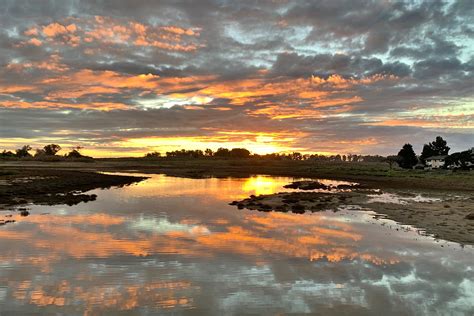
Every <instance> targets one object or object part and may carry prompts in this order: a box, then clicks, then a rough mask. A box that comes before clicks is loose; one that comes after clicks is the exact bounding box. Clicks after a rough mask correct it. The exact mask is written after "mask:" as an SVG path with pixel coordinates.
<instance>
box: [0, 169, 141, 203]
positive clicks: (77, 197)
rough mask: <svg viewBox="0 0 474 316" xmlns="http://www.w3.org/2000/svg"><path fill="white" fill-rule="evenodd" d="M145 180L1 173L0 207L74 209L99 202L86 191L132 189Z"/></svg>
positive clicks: (28, 171)
mask: <svg viewBox="0 0 474 316" xmlns="http://www.w3.org/2000/svg"><path fill="white" fill-rule="evenodd" d="M143 179H145V178H143V177H132V176H118V175H107V174H100V173H96V172H85V171H72V170H51V169H39V170H32V169H23V170H22V169H8V170H0V205H4V206H6V207H8V206H14V205H21V204H27V203H35V204H48V205H54V204H68V205H74V204H78V203H80V202H88V201H93V200H95V199H96V196H95V195H94V194H84V192H86V191H89V190H93V189H98V188H110V187H113V186H123V185H129V184H132V183H135V182H138V181H142V180H143Z"/></svg>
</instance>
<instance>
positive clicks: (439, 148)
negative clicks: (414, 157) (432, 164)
mask: <svg viewBox="0 0 474 316" xmlns="http://www.w3.org/2000/svg"><path fill="white" fill-rule="evenodd" d="M450 149H451V148H449V147H448V146H447V142H446V141H445V140H444V139H443V138H442V137H441V136H437V137H436V139H435V140H434V141H433V142H431V143H429V144H425V145H423V151H422V152H421V156H420V159H421V160H422V161H423V162H425V160H426V158H428V157H431V156H440V155H447V154H448V153H449V150H450Z"/></svg>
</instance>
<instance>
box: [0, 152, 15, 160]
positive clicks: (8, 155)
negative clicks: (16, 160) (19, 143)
mask: <svg viewBox="0 0 474 316" xmlns="http://www.w3.org/2000/svg"><path fill="white" fill-rule="evenodd" d="M0 157H2V158H11V157H15V154H14V153H12V152H11V151H6V150H4V151H3V152H1V153H0Z"/></svg>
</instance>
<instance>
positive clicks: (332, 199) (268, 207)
mask: <svg viewBox="0 0 474 316" xmlns="http://www.w3.org/2000/svg"><path fill="white" fill-rule="evenodd" d="M316 183H317V182H316ZM305 186H306V187H309V188H312V187H318V189H317V191H309V192H308V191H298V192H281V193H276V194H270V195H260V196H250V197H249V198H246V199H244V200H241V201H233V202H231V203H230V204H231V205H235V206H237V208H238V209H244V208H245V209H250V210H256V211H262V212H270V211H276V212H292V213H297V214H302V213H305V212H320V211H333V212H337V211H339V210H342V209H345V210H352V211H360V210H373V211H375V212H377V215H375V216H376V217H380V216H381V214H383V215H382V216H383V217H386V218H389V219H392V220H395V221H396V222H398V223H401V224H405V225H412V226H414V227H416V228H419V229H420V230H422V231H424V232H425V233H426V234H429V235H432V236H434V237H435V238H439V239H444V240H449V241H453V242H458V243H461V244H474V196H472V195H470V194H455V193H453V192H436V193H435V192H421V193H420V192H413V191H406V190H405V191H396V190H390V192H381V191H380V190H372V189H363V188H360V187H359V186H354V187H352V188H351V187H350V186H348V187H344V188H337V187H335V188H331V187H322V186H321V185H319V186H318V185H316V184H313V185H310V184H305ZM287 187H289V188H294V189H301V188H303V190H306V189H305V188H304V186H300V187H298V186H295V185H289V186H287ZM321 187H322V188H321ZM308 190H311V189H308Z"/></svg>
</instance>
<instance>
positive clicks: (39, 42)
mask: <svg viewBox="0 0 474 316" xmlns="http://www.w3.org/2000/svg"><path fill="white" fill-rule="evenodd" d="M28 44H31V45H34V46H41V45H42V44H43V42H42V41H40V40H39V39H37V38H32V39H30V40H29V41H28Z"/></svg>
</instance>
